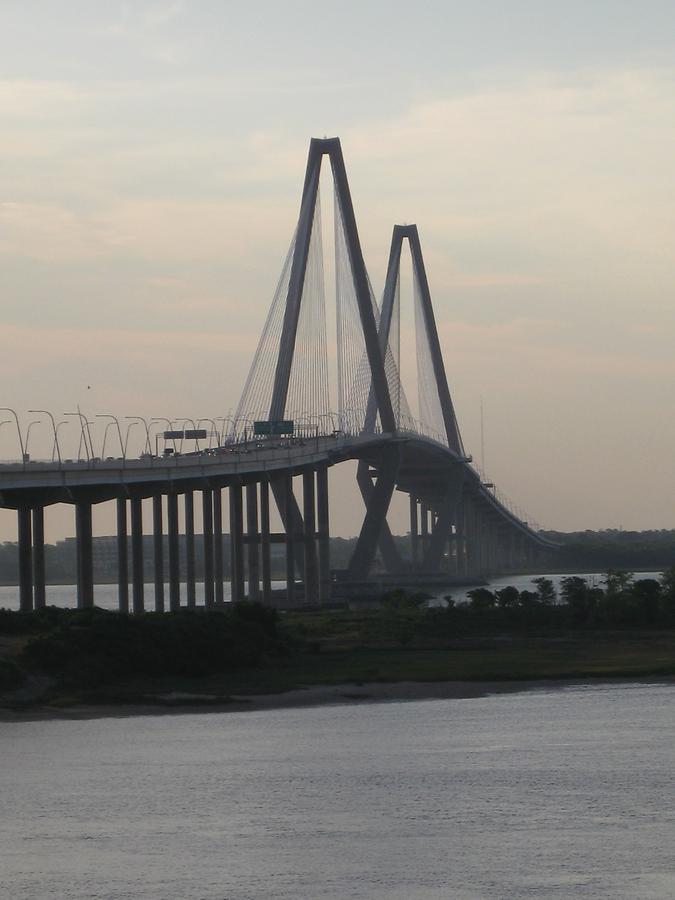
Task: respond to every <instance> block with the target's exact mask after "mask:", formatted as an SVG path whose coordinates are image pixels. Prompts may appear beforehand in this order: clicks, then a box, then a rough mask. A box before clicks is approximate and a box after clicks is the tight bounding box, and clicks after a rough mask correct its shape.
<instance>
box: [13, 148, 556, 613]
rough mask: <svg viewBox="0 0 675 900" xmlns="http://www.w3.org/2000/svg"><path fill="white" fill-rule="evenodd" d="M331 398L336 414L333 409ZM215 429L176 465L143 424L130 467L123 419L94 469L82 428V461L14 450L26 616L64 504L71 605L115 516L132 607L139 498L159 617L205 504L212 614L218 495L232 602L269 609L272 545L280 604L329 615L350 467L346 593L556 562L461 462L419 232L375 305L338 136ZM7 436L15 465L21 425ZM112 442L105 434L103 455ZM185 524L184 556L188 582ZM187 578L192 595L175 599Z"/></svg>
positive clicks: (176, 605) (305, 197) (220, 575)
mask: <svg viewBox="0 0 675 900" xmlns="http://www.w3.org/2000/svg"><path fill="white" fill-rule="evenodd" d="M325 156H327V157H328V158H329V160H330V164H331V169H332V173H333V180H334V192H335V196H334V216H335V224H334V227H335V244H336V248H335V249H336V253H335V258H336V263H335V270H336V291H335V293H336V305H337V309H336V330H337V334H336V349H335V356H336V359H337V367H336V373H335V375H334V376H333V377H332V382H331V376H330V372H329V368H330V367H329V363H328V342H327V337H326V314H325V295H324V283H323V247H322V239H321V213H320V201H319V175H320V170H321V162H322V160H323V158H324V157H325ZM404 242H407V243H408V245H409V248H410V255H411V258H412V264H413V279H412V280H413V294H414V318H415V326H416V327H415V333H416V357H417V358H416V373H417V384H416V385H414V386H413V387H416V392H417V409H416V415H413V412H412V403H411V402H409V400H408V394H407V392H406V388H408V390H409V389H410V388H409V386H408V385H406V384H404V379H403V378H402V374H401V369H402V362H403V361H402V359H401V347H400V331H401V326H400V293H401V292H400V264H401V250H402V246H403V244H404ZM334 399H335V400H337V404H336V407H333V406H332V405H331V401H332V400H334ZM335 408H336V409H337V411H333V410H334V409H335ZM109 418H110V419H113V418H114V417H109ZM282 420H284V421H286V422H288V421H290V422H291V423H292V429H290V430H292V435H291V434H290V430H289V432H288V433H286V434H285V435H284V436H278V435H277V436H274V435H273V434H269V435H264V434H260V433H257V434H256V431H258V432H260V431H264V430H265V429H264V428H263V427H262V426H263V425H265V424H267V425H269V426H270V430H272V431H274V423H279V422H280V421H282ZM167 421H169V420H167ZM206 421H211V420H206ZM223 421H224V425H223V430H222V433H220V434H218V435H217V439H216V440H214V439H213V438H214V433H213V432H212V436H211V439H210V440H209V447H208V448H206V449H201V450H197V451H195V452H191V453H186V454H178V453H174V454H171V455H159V454H158V453H155V454H153V453H152V448H151V441H150V432H149V430H148V428H147V424H146V432H147V442H146V446H145V453H143V454H142V455H141V456H140V457H139V458H128V457H127V455H126V441H123V440H122V437H121V432H120V429H119V423H118V424H117V430H118V434H119V443H120V452H121V456H120V457H119V458H105V457H104V452H101V457H102V458H99V457H98V456H97V455H96V453H95V450H94V447H93V442H92V440H91V435H90V434H87V430H88V423H87V422H86V420H85V419H84V418H83V417H81V423H80V427H81V430H82V434H81V439H82V440H81V447H82V446H84V448H85V457H86V458H85V459H76V460H62V459H61V453H60V449H59V445H58V429H57V426H56V425H55V423H54V420H53V419H52V425H53V428H54V450H55V451H58V459H53V460H52V461H49V462H32V461H30V458H29V457H28V455H27V454H24V457H23V461H21V462H16V463H9V464H5V465H2V466H0V506H2V507H5V508H10V509H15V510H16V511H17V521H18V545H19V581H20V585H19V593H20V606H21V609H23V610H30V609H33V608H40V607H41V606H44V604H45V554H44V510H45V507H47V506H49V505H51V504H55V503H67V504H71V505H72V506H73V507H74V510H75V526H76V529H75V530H76V539H77V541H76V544H77V602H78V606H80V607H83V608H86V607H89V606H92V605H93V604H94V601H95V597H94V583H93V552H92V508H93V506H94V505H95V504H99V503H104V502H114V503H115V504H116V507H117V547H118V587H119V608H120V610H121V611H123V612H128V611H130V610H131V611H133V612H136V613H138V612H141V611H143V610H144V609H145V585H144V579H143V568H144V567H143V507H142V501H143V500H144V499H148V498H151V499H152V532H153V535H154V539H153V549H154V554H153V556H154V604H153V606H154V608H155V609H156V610H158V611H162V610H164V609H165V596H164V591H165V587H164V581H165V574H166V573H165V568H167V569H168V594H169V596H168V608H169V609H171V610H178V609H180V608H181V606H182V605H183V603H184V601H185V602H186V603H187V606H188V607H190V606H194V604H195V589H194V582H195V552H194V547H195V540H196V539H198V538H197V535H196V534H195V495H199V496H200V497H201V504H200V505H201V522H202V534H201V536H200V538H199V539H201V540H202V541H203V558H204V581H205V591H204V596H205V604H206V606H207V607H217V606H218V605H220V604H222V603H223V600H224V596H223V595H224V591H223V580H224V568H225V567H224V560H223V491H227V503H228V513H229V531H230V561H229V569H230V573H231V596H232V599H233V600H238V599H242V598H243V597H244V596H245V595H246V596H248V597H249V598H250V599H253V600H258V599H259V600H262V601H263V602H265V603H270V602H271V601H272V587H271V552H270V551H271V545H272V543H275V542H283V544H284V545H285V559H286V602H288V603H289V604H291V603H293V602H294V601H295V600H296V599H297V595H296V592H297V593H298V594H299V595H301V597H302V598H303V600H304V602H306V603H311V604H321V603H326V602H328V600H329V599H330V598H331V593H333V592H334V591H335V589H336V581H335V576H336V573H334V572H332V571H331V565H330V551H329V536H330V499H329V490H328V478H329V476H328V473H329V470H330V469H331V468H332V467H334V466H336V465H339V464H340V463H344V462H346V461H348V460H355V461H357V481H358V485H359V488H360V491H361V494H362V497H363V500H364V506H365V513H364V516H363V520H362V522H361V526H360V530H359V537H358V540H357V543H356V547H355V550H354V553H353V555H352V558H351V560H350V563H349V567H348V570H347V571H346V572H342V573H340V579H339V582H337V584H338V586H339V589H343V588H344V586H345V585H347V584H349V583H350V582H351V583H358V584H363V583H367V582H368V580H369V578H371V577H372V575H373V572H374V570H375V569H377V570H378V571H380V572H382V571H384V572H385V573H387V575H388V576H389V577H390V578H391V579H394V580H395V579H396V578H399V579H400V580H415V579H418V580H419V581H420V582H423V581H424V579H425V578H435V579H438V578H441V577H443V576H447V577H448V579H455V580H459V579H464V580H466V581H469V580H472V579H478V578H482V577H485V576H487V575H489V574H494V573H505V572H508V571H516V570H519V569H520V570H522V569H524V568H526V567H528V566H532V565H533V564H535V563H536V562H537V561H540V562H541V561H543V559H544V558H545V557H546V556H548V555H550V554H551V553H552V552H553V551H554V550H555V545H553V544H552V543H550V542H549V541H547V540H546V539H544V538H543V537H542V536H541V535H540V534H539V533H538V531H537V530H535V529H534V528H533V527H531V525H530V524H528V522H527V521H525V519H524V518H523V517H522V515H519V514H517V513H516V512H514V511H513V510H512V509H511V508H510V506H509V505H508V504H507V503H506V502H505V501H504V500H503V499H502V498H501V497H500V495H499V494H498V492H497V491H496V489H495V488H494V485H492V484H490V483H486V481H485V479H484V478H483V477H482V475H481V474H480V473H479V471H478V470H477V469H476V468H475V467H474V466H473V465H472V460H471V457H470V456H468V455H467V454H466V453H465V451H464V447H463V444H462V439H461V435H460V430H459V426H458V423H457V419H456V416H455V411H454V406H453V403H452V399H451V395H450V389H449V386H448V379H447V376H446V371H445V366H444V362H443V356H442V352H441V347H440V342H439V339H438V333H437V329H436V323H435V318H434V312H433V307H432V303H431V294H430V290H429V285H428V281H427V276H426V270H425V267H424V260H423V257H422V250H421V245H420V240H419V235H418V231H417V228H416V226H414V225H413V226H395V227H394V231H393V236H392V243H391V251H390V257H389V265H388V269H387V276H386V281H385V288H384V292H383V295H382V301H381V303H380V304H378V303H377V302H376V301H375V298H374V295H373V292H372V288H371V285H370V280H369V278H368V275H367V272H366V269H365V264H364V261H363V255H362V252H361V246H360V241H359V236H358V232H357V229H356V219H355V215H354V210H353V206H352V200H351V195H350V191H349V186H348V183H347V177H346V170H345V166H344V160H343V156H342V150H341V146H340V142H339V140H338V139H337V138H333V139H324V140H313V141H312V142H311V145H310V151H309V158H308V163H307V170H306V174H305V182H304V188H303V194H302V200H301V207H300V217H299V221H298V226H297V229H296V232H295V235H294V238H293V241H292V243H291V248H290V250H289V253H288V256H287V258H286V263H285V265H284V269H283V272H282V275H281V278H280V281H279V284H278V286H277V290H276V292H275V295H274V298H273V302H272V307H271V309H270V312H269V315H268V317H267V321H266V323H265V327H264V329H263V333H262V336H261V339H260V342H259V345H258V349H257V351H256V354H255V357H254V359H253V362H252V365H251V369H250V372H249V375H248V378H247V380H246V384H245V386H244V390H243V393H242V397H241V400H240V403H239V408H238V410H237V414H236V415H235V417H234V418H232V419H228V420H223ZM254 422H258V423H259V424H258V427H257V428H256V427H255V426H254V424H253V423H254ZM111 424H112V423H111ZM16 425H17V429H18V436H19V442H20V445H21V449H22V451H23V450H24V449H25V448H24V438H23V436H22V431H21V425H20V423H19V421H18V419H17V422H16ZM106 436H107V430H106V433H105V436H104V439H103V445H104V447H103V448H102V449H103V450H104V448H105V438H106ZM127 436H128V435H127ZM87 438H88V440H87ZM54 455H55V453H54V452H53V453H52V457H54ZM294 477H297V478H299V479H300V481H301V484H302V488H301V490H300V491H297V490H294V486H293V479H294ZM396 490H398V491H401V492H403V493H405V494H407V495H409V503H410V548H409V549H410V552H409V554H408V555H406V556H405V557H404V556H403V555H402V554H401V552H400V549H399V546H398V544H397V542H395V541H394V539H393V536H392V534H391V530H390V528H389V525H388V522H387V513H388V511H389V507H390V503H391V500H392V496H393V493H394V491H396ZM271 500H272V501H273V502H274V503H275V504H276V506H277V509H278V513H279V518H280V521H281V523H282V531H281V532H277V533H273V532H272V531H271V528H270V504H271ZM179 503H180V504H181V506H182V510H181V511H182V517H179ZM180 518H182V519H183V520H184V529H185V535H186V547H187V554H186V565H185V569H186V570H185V571H184V572H181V571H180V557H179V524H180ZM129 526H130V527H129ZM165 532H166V535H167V537H168V544H167V546H168V554H167V556H168V559H167V560H166V562H167V566H166V567H165V560H164V534H165ZM129 538H130V541H129ZM129 546H130V550H131V553H130V554H129V551H128V547H129ZM129 556H130V558H129ZM129 574H131V585H132V592H131V604H130V597H129V588H128V582H129ZM182 580H185V581H186V583H187V588H186V597H185V598H184V599H183V598H181V581H182Z"/></svg>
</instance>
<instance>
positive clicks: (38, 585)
mask: <svg viewBox="0 0 675 900" xmlns="http://www.w3.org/2000/svg"><path fill="white" fill-rule="evenodd" d="M33 594H34V606H35V609H44V607H45V605H46V592H45V508H44V506H35V507H34V508H33Z"/></svg>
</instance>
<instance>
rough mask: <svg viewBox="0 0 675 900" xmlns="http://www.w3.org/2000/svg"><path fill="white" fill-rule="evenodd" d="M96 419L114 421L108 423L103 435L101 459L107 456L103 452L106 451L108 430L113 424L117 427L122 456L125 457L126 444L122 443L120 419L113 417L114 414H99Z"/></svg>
mask: <svg viewBox="0 0 675 900" xmlns="http://www.w3.org/2000/svg"><path fill="white" fill-rule="evenodd" d="M95 418H97V419H112V421H111V422H108V424H107V425H106V426H105V431H104V433H103V446H102V447H101V458H103V457H104V456H105V454H104V452H103V451H104V450H105V439H106V437H107V435H108V428H109V427H110V426H111V425H112V424H113V423H114V424H115V425H116V426H117V437H118V438H119V442H120V451H121V453H122V456H123V457H124V444H123V443H122V429H121V428H120V422H119V419H118V418H117V416H113V415H112V413H97V415H96V416H95Z"/></svg>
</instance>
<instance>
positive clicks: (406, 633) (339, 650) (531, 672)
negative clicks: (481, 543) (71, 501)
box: [0, 610, 675, 707]
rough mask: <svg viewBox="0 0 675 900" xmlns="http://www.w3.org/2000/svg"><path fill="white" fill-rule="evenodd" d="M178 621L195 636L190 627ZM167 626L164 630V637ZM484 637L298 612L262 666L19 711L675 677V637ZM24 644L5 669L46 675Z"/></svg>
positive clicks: (123, 685) (637, 632) (395, 621)
mask: <svg viewBox="0 0 675 900" xmlns="http://www.w3.org/2000/svg"><path fill="white" fill-rule="evenodd" d="M181 621H182V622H183V623H184V627H186V628H189V627H191V626H190V623H189V620H186V619H183V620H181ZM185 623H187V624H185ZM150 624H152V623H150ZM167 624H170V623H166V622H165V623H163V625H162V623H159V622H158V627H159V626H162V627H164V626H166V625H167ZM197 624H199V623H198V622H196V625H197ZM181 627H183V626H181ZM485 630H486V627H485V626H484V625H481V623H480V622H474V623H473V624H471V625H470V627H468V628H466V629H465V630H464V632H460V631H458V629H457V628H456V627H455V626H454V625H452V624H448V622H446V623H445V625H443V620H441V619H434V618H433V617H429V616H428V615H426V614H424V613H420V612H414V611H413V612H411V611H403V612H395V613H392V611H391V610H367V611H360V612H349V611H346V610H345V611H334V612H293V613H288V614H286V615H282V616H281V617H280V624H279V630H278V634H277V638H278V641H277V643H278V645H279V646H280V647H281V648H282V650H283V652H277V651H276V650H275V649H274V648H273V649H272V650H266V651H265V652H264V653H263V654H262V655H261V657H260V659H259V660H258V662H257V664H255V665H250V664H245V663H242V664H241V665H239V666H238V667H233V666H228V667H224V668H222V669H221V670H216V671H211V672H208V673H205V674H200V675H195V674H193V675H186V674H179V673H176V672H174V673H173V674H171V675H169V674H166V673H165V672H163V671H162V670H161V669H160V670H159V671H155V672H154V674H148V673H141V672H139V673H137V674H135V675H132V676H130V677H125V678H122V677H119V676H116V677H109V678H103V679H101V680H100V681H97V682H91V681H88V680H87V678H85V677H82V678H79V679H78V677H77V667H75V668H74V669H73V667H72V666H71V668H70V669H69V675H68V677H67V678H60V677H59V673H58V672H56V673H54V672H52V674H53V675H54V676H55V677H54V681H53V682H52V685H51V687H50V688H49V689H48V690H47V692H46V693H44V694H42V695H40V696H39V697H35V698H31V699H28V700H24V701H23V702H22V705H24V706H25V705H30V704H31V703H40V704H45V703H48V704H52V705H54V706H55V707H59V706H61V707H69V706H70V707H72V706H77V705H78V704H81V703H108V704H128V703H148V702H151V701H152V699H153V698H156V697H158V696H159V697H161V696H162V695H166V694H169V693H171V692H180V693H185V694H195V695H202V696H201V697H195V698H194V699H193V700H192V701H190V700H189V699H186V700H185V701H181V702H188V703H189V702H193V703H194V704H195V705H209V704H212V703H218V704H223V703H227V702H229V701H230V700H231V698H232V697H233V696H245V695H249V694H250V695H254V694H261V693H281V692H284V691H288V690H291V689H293V688H298V687H303V686H307V685H336V684H358V685H362V684H368V683H372V682H400V681H413V682H414V681H417V682H441V681H514V680H545V679H568V678H591V677H593V678H609V677H629V678H647V677H654V676H667V675H675V629H673V628H662V629H658V630H656V629H646V628H641V629H636V628H627V627H624V628H619V629H613V630H610V629H604V630H601V629H596V630H584V629H579V630H574V629H564V628H560V627H559V626H556V627H549V626H539V627H538V628H536V629H535V628H532V627H530V628H524V627H513V628H501V629H495V628H493V629H492V630H491V631H490V633H484V632H485ZM81 631H82V629H81V627H78V632H79V633H80V634H81ZM188 638H189V633H188ZM27 640H30V638H27V637H26V635H24V634H22V635H5V636H3V637H2V638H0V663H2V662H3V661H6V662H7V663H8V664H9V663H11V664H12V665H13V664H18V665H20V666H23V667H24V672H25V674H40V673H39V671H38V670H37V669H35V668H33V669H32V670H31V668H30V659H31V656H30V654H27V655H26V654H25V653H24V652H23V651H24V647H25V645H26V641H27ZM115 646H116V645H115ZM274 646H277V645H276V644H275V645H274ZM115 652H117V651H115ZM27 660H28V662H26V661H27ZM115 671H119V670H118V669H117V668H116V669H115ZM73 672H74V673H75V675H73ZM6 677H7V678H8V679H9V680H10V681H11V682H12V683H11V684H9V685H7V686H6V687H5V690H7V689H11V687H12V686H13V678H12V675H11V674H10V672H9V671H8V672H7V676H6ZM8 702H9V705H11V701H8ZM8 702H6V703H5V705H8ZM165 702H166V703H167V704H169V703H170V702H171V701H170V700H165ZM176 702H178V701H176ZM0 705H1V704H0Z"/></svg>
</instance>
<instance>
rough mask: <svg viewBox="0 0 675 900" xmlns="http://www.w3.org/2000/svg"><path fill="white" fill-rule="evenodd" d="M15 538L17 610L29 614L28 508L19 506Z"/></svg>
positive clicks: (31, 566) (31, 584)
mask: <svg viewBox="0 0 675 900" xmlns="http://www.w3.org/2000/svg"><path fill="white" fill-rule="evenodd" d="M17 537H18V542H19V609H20V610H21V612H31V611H32V609H33V559H32V557H33V553H32V546H31V545H32V539H31V511H30V507H29V506H21V507H19V509H18V510H17ZM78 605H79V604H78Z"/></svg>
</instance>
